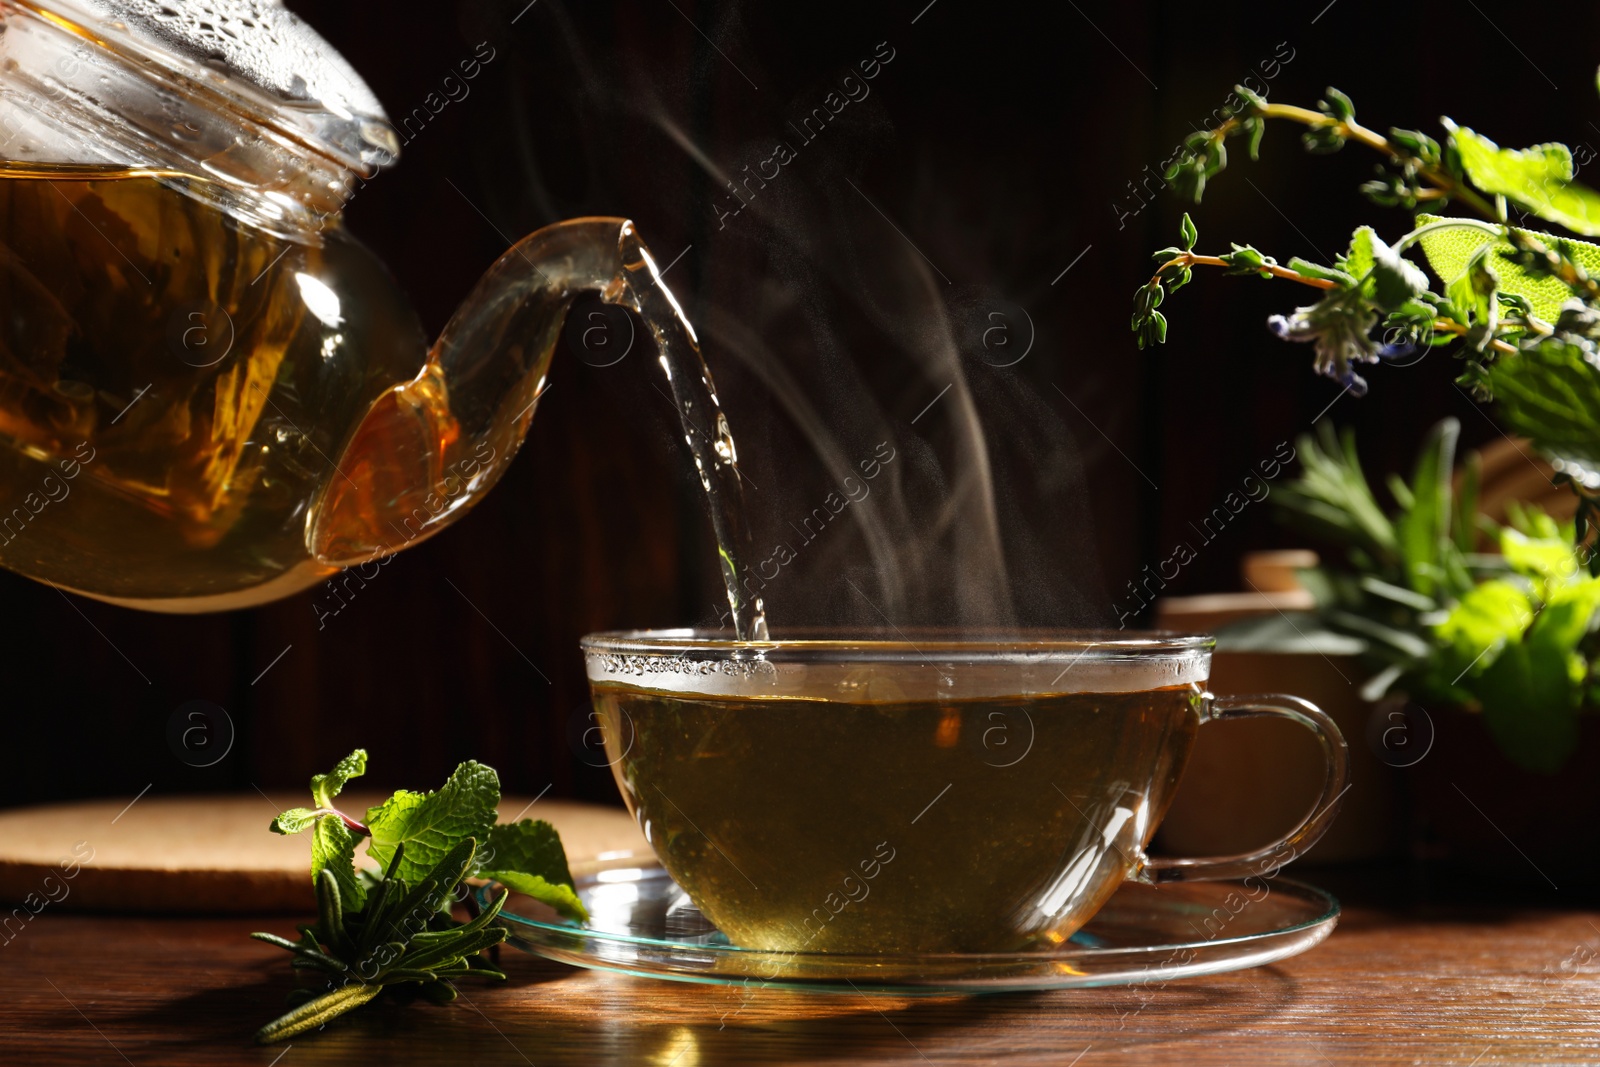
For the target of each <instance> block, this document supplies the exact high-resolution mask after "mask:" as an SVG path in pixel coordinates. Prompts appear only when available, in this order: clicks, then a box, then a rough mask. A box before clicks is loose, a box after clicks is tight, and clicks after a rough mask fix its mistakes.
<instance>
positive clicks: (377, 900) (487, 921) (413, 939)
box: [250, 837, 509, 1044]
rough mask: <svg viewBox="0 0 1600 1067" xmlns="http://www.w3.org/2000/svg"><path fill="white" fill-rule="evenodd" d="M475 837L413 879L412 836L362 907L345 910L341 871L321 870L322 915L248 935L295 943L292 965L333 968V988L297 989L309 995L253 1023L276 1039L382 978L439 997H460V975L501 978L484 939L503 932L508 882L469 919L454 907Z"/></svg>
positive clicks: (369, 990)
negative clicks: (402, 871) (407, 873)
mask: <svg viewBox="0 0 1600 1067" xmlns="http://www.w3.org/2000/svg"><path fill="white" fill-rule="evenodd" d="M476 851H477V842H476V841H475V840H473V839H472V838H470V837H469V838H467V839H466V840H464V841H461V842H460V843H458V844H457V845H456V846H455V848H453V849H451V850H450V852H448V853H447V854H446V855H445V857H444V858H443V859H442V860H440V861H439V862H438V864H436V865H435V866H434V867H433V869H432V870H430V871H429V872H428V873H427V874H426V875H425V876H424V877H423V878H422V879H421V880H420V881H419V882H417V883H416V884H415V885H408V884H407V883H406V882H404V881H402V880H400V879H398V878H396V877H395V871H396V870H397V869H398V868H399V866H400V862H401V859H402V857H403V855H404V853H405V845H404V844H401V845H397V846H396V847H395V854H394V858H393V859H392V860H391V861H390V863H389V867H388V869H387V870H386V871H384V874H383V877H382V879H380V880H379V881H378V883H377V885H376V886H375V887H374V888H373V889H372V891H371V892H369V893H368V894H367V899H366V903H365V905H364V906H363V907H362V908H361V909H360V910H358V911H353V912H347V911H345V910H344V906H343V900H342V897H341V894H340V891H339V883H338V880H337V879H335V878H334V876H333V872H332V871H329V870H326V869H324V870H322V871H320V872H318V875H317V883H316V885H317V922H316V923H315V924H314V925H302V926H300V927H299V930H300V939H299V940H298V941H290V940H288V939H287V938H283V937H279V936H277V935H276V934H268V933H255V934H251V935H250V936H251V937H253V938H255V939H256V940H258V941H265V942H266V943H267V944H269V945H277V946H278V947H279V948H282V949H286V950H288V951H289V952H292V953H294V956H295V959H294V965H295V966H296V967H302V968H306V969H309V970H315V971H320V972H322V973H323V974H325V975H327V976H328V977H329V979H330V980H331V981H332V983H333V988H332V989H331V990H330V991H329V992H327V993H323V994H322V995H320V996H316V995H313V994H312V993H311V991H310V990H304V989H302V990H296V992H295V994H291V996H292V997H294V999H296V1000H304V998H305V997H308V996H309V997H311V999H309V1000H304V1002H303V1003H300V1004H299V1005H298V1006H297V1007H294V1008H292V1009H291V1010H290V1011H289V1012H287V1013H286V1014H284V1015H283V1016H281V1017H279V1018H277V1019H275V1020H273V1021H272V1022H270V1023H268V1024H267V1025H266V1026H263V1027H262V1028H261V1029H260V1030H258V1031H256V1041H258V1042H260V1043H261V1044H270V1043H272V1042H274V1041H282V1040H284V1039H286V1038H290V1037H294V1036H296V1035H297V1034H302V1033H305V1032H307V1031H309V1030H315V1029H318V1028H319V1027H321V1026H322V1025H323V1024H325V1023H327V1022H329V1021H330V1020H332V1019H335V1018H337V1017H338V1016H340V1015H343V1014H344V1013H345V1012H348V1011H353V1010H354V1009H356V1008H359V1007H361V1006H362V1005H363V1004H366V1003H367V1002H368V1001H370V1000H372V999H373V998H374V997H376V996H377V995H378V994H379V993H381V992H382V991H383V990H384V988H385V987H387V986H393V985H399V984H402V983H408V982H410V983H417V984H418V985H419V986H420V987H421V989H420V992H421V993H422V994H423V995H424V996H426V997H427V998H428V999H430V1000H433V1001H435V1002H436V1003H447V1002H449V1001H451V1000H454V999H455V997H456V990H455V987H454V986H453V985H451V984H450V981H451V979H455V978H489V979H502V980H503V979H504V978H505V974H503V973H502V972H500V971H498V970H495V969H493V968H491V967H488V966H485V965H484V964H483V963H482V962H481V961H480V957H479V953H481V952H482V951H483V950H484V949H486V948H489V947H490V946H492V945H498V944H499V943H500V942H502V941H504V940H505V939H506V930H505V928H504V927H501V926H494V925H491V924H492V923H493V922H494V920H495V918H496V917H497V916H498V915H499V914H500V909H501V907H502V906H503V905H504V904H505V900H506V897H507V896H508V895H509V893H508V891H505V890H502V891H501V893H500V895H499V896H498V897H496V898H495V900H494V902H493V903H491V904H490V905H489V906H488V907H487V908H485V909H484V910H483V911H482V912H481V913H479V915H478V916H477V917H476V918H474V919H472V920H471V921H470V922H465V923H461V922H457V921H455V920H454V919H452V918H451V917H450V912H449V905H450V904H451V903H452V902H453V901H454V900H455V899H456V892H457V889H458V887H459V886H460V885H461V882H462V880H463V879H464V878H465V877H466V876H467V872H468V871H470V870H472V869H473V865H472V861H473V856H474V853H476Z"/></svg>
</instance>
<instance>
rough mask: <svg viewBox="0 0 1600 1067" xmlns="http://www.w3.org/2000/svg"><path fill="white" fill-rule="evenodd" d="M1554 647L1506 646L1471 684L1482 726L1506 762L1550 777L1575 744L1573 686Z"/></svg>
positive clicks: (1575, 717)
mask: <svg viewBox="0 0 1600 1067" xmlns="http://www.w3.org/2000/svg"><path fill="white" fill-rule="evenodd" d="M1566 658H1567V657H1566V655H1565V654H1564V653H1562V652H1561V651H1560V650H1559V649H1558V648H1556V647H1555V646H1554V645H1553V644H1549V643H1541V644H1537V645H1534V644H1529V645H1527V646H1523V645H1508V646H1507V647H1506V648H1505V650H1504V651H1503V652H1502V653H1501V655H1500V656H1499V657H1497V658H1496V659H1495V661H1494V663H1493V664H1491V665H1490V666H1489V667H1488V669H1486V670H1485V671H1484V672H1483V674H1482V675H1481V676H1480V677H1479V678H1478V679H1477V680H1476V682H1475V684H1474V689H1475V691H1476V692H1477V695H1478V699H1479V700H1480V701H1481V702H1482V704H1483V722H1484V725H1485V726H1487V727H1488V728H1489V733H1490V734H1491V735H1492V736H1493V737H1494V739H1495V743H1496V744H1498V745H1499V746H1500V749H1501V751H1503V752H1504V753H1505V754H1506V756H1507V757H1508V758H1509V759H1510V760H1511V762H1513V763H1515V764H1517V765H1519V766H1522V767H1526V768H1528V769H1529V770H1534V771H1543V772H1545V773H1553V772H1554V771H1556V770H1558V769H1559V768H1560V767H1561V765H1562V764H1563V763H1565V762H1566V761H1567V757H1568V756H1570V755H1571V754H1572V751H1573V749H1575V748H1576V747H1577V745H1578V716H1577V714H1576V711H1577V698H1578V693H1579V690H1578V687H1577V686H1575V685H1574V684H1573V683H1572V680H1571V677H1570V675H1569V674H1568V672H1567V662H1566Z"/></svg>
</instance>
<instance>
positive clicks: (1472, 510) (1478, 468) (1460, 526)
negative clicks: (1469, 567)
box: [1452, 452, 1483, 554]
mask: <svg viewBox="0 0 1600 1067" xmlns="http://www.w3.org/2000/svg"><path fill="white" fill-rule="evenodd" d="M1482 480H1483V459H1482V457H1480V456H1479V455H1478V453H1476V452H1473V453H1471V454H1470V455H1468V456H1467V461H1466V463H1464V464H1462V468H1461V491H1460V492H1459V493H1457V494H1456V501H1455V510H1456V515H1455V521H1454V523H1453V524H1452V529H1453V530H1454V533H1455V539H1456V550H1457V551H1459V552H1461V553H1463V554H1465V553H1468V552H1471V551H1472V549H1473V548H1474V546H1475V545H1476V541H1477V532H1478V531H1477V526H1476V525H1475V523H1476V520H1477V517H1478V488H1479V484H1480V483H1481V482H1482Z"/></svg>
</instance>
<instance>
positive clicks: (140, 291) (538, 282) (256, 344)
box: [0, 0, 765, 637]
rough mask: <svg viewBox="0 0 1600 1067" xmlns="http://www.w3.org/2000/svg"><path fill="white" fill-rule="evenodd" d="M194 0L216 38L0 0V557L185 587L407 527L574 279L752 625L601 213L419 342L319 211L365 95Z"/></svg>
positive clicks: (254, 596)
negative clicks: (650, 386)
mask: <svg viewBox="0 0 1600 1067" xmlns="http://www.w3.org/2000/svg"><path fill="white" fill-rule="evenodd" d="M212 6H215V7H216V8H217V11H218V12H219V14H218V19H220V20H221V22H228V21H229V19H230V18H231V19H232V22H233V23H236V25H232V31H231V35H232V38H237V40H233V41H232V43H229V44H227V45H226V47H223V46H220V45H217V44H216V42H215V41H212V40H211V38H212V37H214V36H215V34H216V27H217V26H218V25H220V24H221V22H219V21H218V20H217V19H210V20H199V21H198V22H196V21H195V20H192V19H190V20H187V21H186V20H185V19H183V18H182V17H181V14H182V13H181V11H178V10H177V9H175V8H172V7H170V6H169V5H151V4H148V3H145V2H143V0H49V2H48V3H40V2H37V0H35V2H25V3H17V4H14V5H8V6H7V8H6V9H5V10H4V12H3V13H0V19H3V29H4V33H3V34H0V128H4V129H12V128H17V131H18V132H17V133H16V134H15V135H14V136H13V137H12V139H11V141H10V142H8V144H9V145H10V149H8V151H10V152H11V154H12V155H13V157H14V158H11V159H9V160H0V565H3V566H5V567H7V568H9V569H11V570H14V571H17V572H19V573H22V574H25V575H28V576H30V577H33V578H37V579H40V580H42V581H45V582H49V583H51V584H54V585H56V586H58V587H61V588H65V589H70V590H74V591H77V592H80V593H84V594H86V595H89V596H94V597H99V598H101V599H103V600H108V601H112V602H115V603H120V604H124V605H128V606H133V607H140V608H148V609H154V610H164V611H210V610H222V609H229V608H238V607H246V606H249V605H253V604H259V603H262V602H265V601H268V600H272V599H275V598H277V597H281V596H285V595H288V594H291V593H293V592H296V591H298V590H300V589H303V588H305V587H307V586H310V585H312V584H315V583H316V582H318V581H320V580H322V579H323V578H325V577H327V576H329V575H331V574H333V573H334V572H335V571H336V570H338V569H339V568H340V567H345V566H349V565H352V564H356V563H361V562H364V561H367V560H371V559H374V558H377V557H379V556H383V555H386V554H388V553H392V552H396V551H399V550H400V549H402V548H405V547H407V546H409V545H411V544H414V543H417V542H418V541H420V540H422V539H425V538H426V537H429V536H432V535H433V534H435V533H437V532H438V531H440V530H442V529H444V528H445V527H446V526H448V525H449V524H450V523H452V522H454V521H455V520H456V519H457V518H459V517H460V516H461V515H462V514H463V513H464V512H465V511H466V510H467V509H468V508H470V507H471V505H472V504H473V503H475V502H476V501H477V500H479V499H481V498H482V496H483V494H484V493H486V492H487V491H488V490H489V489H490V488H491V487H492V486H493V485H494V484H495V482H496V481H497V480H498V479H499V477H500V476H501V474H502V473H503V472H504V471H505V469H506V466H507V465H508V464H509V463H510V461H511V459H512V457H513V456H514V455H515V454H516V451H517V449H518V447H519V446H520V444H521V442H522V440H523V437H524V436H525V435H526V433H527V427H528V421H529V419H531V417H532V415H533V411H534V408H535V406H536V404H537V401H538V398H539V396H540V394H541V393H542V391H543V389H544V387H545V384H546V380H547V374H548V371H549V366H550V360H551V355H552V352H553V350H554V347H555V344H556V341H557V340H558V338H559V336H560V333H561V327H562V324H563V322H564V319H565V316H566V313H567V310H568V309H569V308H570V307H571V305H572V302H573V301H574V300H575V299H576V298H577V297H578V296H580V295H582V294H585V293H593V294H597V295H600V296H601V297H602V298H603V299H605V300H606V301H608V302H611V303H615V304H620V305H622V306H625V307H627V308H629V309H631V310H632V311H634V312H635V313H636V314H638V315H639V316H640V318H641V319H642V321H643V323H644V325H645V327H646V330H647V332H648V333H649V335H650V336H651V338H652V340H653V341H654V344H655V346H656V349H657V351H658V360H657V363H658V364H659V366H660V368H661V370H662V372H663V373H664V374H665V376H666V378H667V381H668V383H669V385H670V388H671V390H672V394H673V398H674V401H675V402H676V405H677V407H678V409H679V415H680V417H681V419H682V422H683V426H684V436H685V440H686V443H687V444H688V446H689V450H690V454H691V456H692V458H693V460H694V463H695V467H696V470H697V472H698V475H699V478H700V482H701V484H702V486H703V487H704V489H705V490H706V492H707V494H708V502H709V504H710V506H711V514H712V521H713V525H714V528H715V531H716V535H717V539H718V544H719V555H720V558H721V561H722V569H723V576H724V578H725V580H726V585H727V595H728V600H729V607H730V610H731V611H732V614H733V620H734V623H735V625H736V628H737V629H738V631H739V633H740V634H741V635H743V636H749V637H760V636H764V635H765V623H764V621H763V615H762V606H761V603H760V600H759V598H758V597H756V596H755V595H754V593H753V591H751V590H748V589H746V588H744V587H742V586H741V578H742V576H743V566H742V563H741V560H742V553H743V549H744V545H745V543H746V542H747V540H748V534H747V533H746V531H745V528H744V520H743V514H742V511H741V508H740V496H741V494H740V488H739V480H738V469H737V452H736V449H735V447H734V443H733V437H732V434H731V433H730V432H729V429H728V425H727V420H726V419H725V418H724V417H723V415H722V411H721V408H720V405H719V403H718V400H717V396H716V391H715V388H714V386H713V385H712V382H711V376H710V373H709V371H707V370H706V368H705V364H704V363H703V361H702V360H701V358H700V353H699V348H698V343H697V341H696V339H695V336H694V331H693V329H692V328H691V327H690V326H689V324H688V322H687V321H686V320H685V318H684V316H683V312H682V309H681V308H680V307H679V305H678V303H677V301H676V300H675V299H674V298H673V296H672V294H671V293H670V292H668V290H667V289H666V287H665V285H664V283H663V282H662V279H661V277H660V273H659V271H658V270H657V269H656V266H655V263H654V261H653V260H652V259H651V257H650V254H649V252H648V250H647V249H646V248H645V246H644V244H643V243H642V242H641V241H640V240H639V238H638V236H637V235H636V234H635V233H634V231H633V227H632V225H631V224H630V223H628V222H627V221H626V220H623V219H599V218H596V219H579V220H573V221H569V222H564V223H558V224H556V225H553V226H548V227H546V228H544V229H542V230H539V231H537V232H536V233H534V234H532V235H530V236H529V237H527V238H524V239H523V240H522V241H519V242H518V243H517V244H516V245H515V246H514V247H513V248H511V249H510V250H509V251H507V252H506V253H505V254H504V255H502V256H501V257H500V259H499V260H498V261H496V263H495V264H494V265H493V266H491V268H490V269H489V271H488V273H487V274H485V275H484V277H483V278H482V279H480V280H479V282H478V283H477V285H476V287H475V288H474V289H473V290H472V291H471V293H470V294H469V296H468V297H467V299H466V301H465V302H464V303H463V304H462V306H461V308H460V309H459V310H458V312H457V313H456V315H455V316H454V317H453V318H452V319H451V321H450V323H449V325H448V326H447V327H446V328H445V330H444V332H443V334H442V335H441V336H440V338H439V339H438V341H437V342H436V343H435V344H434V345H433V346H432V348H431V350H430V349H429V348H428V346H427V344H426V342H425V340H424V339H423V335H422V331H421V328H420V326H419V324H418V321H417V318H416V315H415V313H414V312H413V311H412V310H411V308H410V306H409V304H408V303H407V301H406V300H405V298H404V296H403V295H402V294H401V293H400V292H399V291H398V290H397V289H396V287H395V285H394V282H393V280H392V279H391V278H390V276H389V275H388V273H387V271H385V270H384V268H383V266H382V264H380V263H379V262H378V261H377V259H376V258H375V257H374V256H373V255H372V254H371V253H370V252H369V251H368V250H367V249H366V248H365V247H363V246H362V245H361V244H360V243H359V242H358V241H356V240H355V239H354V238H353V237H351V236H350V235H349V234H348V233H347V232H346V231H345V230H344V228H343V224H342V220H341V217H340V210H341V208H342V206H343V200H344V197H345V196H346V195H347V193H348V191H349V189H350V188H351V186H352V183H353V181H354V180H355V176H356V175H358V174H360V175H364V176H368V177H370V176H371V175H372V174H373V173H375V171H376V169H377V165H378V164H379V163H382V162H391V161H393V159H394V156H395V151H396V150H397V148H398V145H397V141H396V139H395V137H394V135H393V131H392V129H391V128H390V127H389V126H388V124H387V120H386V119H385V118H384V117H383V114H382V109H381V107H380V106H379V105H378V103H377V101H376V99H375V98H373V97H372V96H371V93H370V91H369V90H367V89H366V87H365V86H364V85H363V84H362V83H361V82H360V79H359V78H358V77H357V76H356V75H355V74H354V72H353V71H351V70H350V69H349V67H348V66H347V65H345V64H344V62H343V60H342V59H340V58H339V57H338V55H337V53H335V52H333V50H332V49H331V48H329V47H328V46H327V45H326V43H325V42H322V41H321V39H320V38H318V37H317V36H316V34H315V33H314V32H313V31H311V30H310V29H309V27H306V26H305V25H304V24H303V23H301V22H300V21H299V20H298V19H296V18H295V16H293V15H292V14H290V13H289V12H288V11H287V10H286V9H284V8H282V7H281V6H280V5H277V4H266V5H262V4H244V5H241V4H239V3H237V2H234V3H227V2H223V3H219V4H215V5H212ZM234 8H238V9H239V10H238V11H233V9H234ZM246 8H248V10H245V9H246ZM230 11H233V15H240V17H239V18H233V15H230V14H229V12H230ZM175 12H176V13H175ZM241 12H242V13H243V14H241ZM244 14H248V15H249V16H250V17H249V18H248V19H246V18H243V15H244ZM174 20H176V21H174ZM224 36H229V35H224ZM208 42H210V43H208ZM219 49H220V50H219ZM175 108H178V109H179V110H180V112H181V115H182V121H180V122H178V123H176V124H174V123H173V122H172V121H171V117H170V116H171V113H172V111H173V110H174V109H175ZM86 131H87V132H86ZM135 133H137V134H139V136H134V135H133V134H135ZM90 134H92V136H91V135H90Z"/></svg>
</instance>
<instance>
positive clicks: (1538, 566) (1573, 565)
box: [1500, 528, 1579, 600]
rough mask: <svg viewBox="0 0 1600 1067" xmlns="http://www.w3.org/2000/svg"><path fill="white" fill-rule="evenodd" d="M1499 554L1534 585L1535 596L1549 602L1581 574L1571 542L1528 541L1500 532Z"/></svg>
mask: <svg viewBox="0 0 1600 1067" xmlns="http://www.w3.org/2000/svg"><path fill="white" fill-rule="evenodd" d="M1500 554H1501V555H1502V556H1503V557H1505V561H1506V564H1507V565H1508V566H1509V567H1510V568H1511V569H1512V570H1513V571H1515V572H1516V573H1518V574H1520V575H1522V576H1523V577H1525V578H1528V579H1530V580H1532V581H1533V583H1534V593H1535V594H1536V595H1537V596H1538V597H1539V598H1540V599H1541V600H1549V599H1550V596H1551V590H1552V589H1553V588H1559V587H1560V586H1563V585H1565V584H1567V583H1568V582H1569V581H1571V580H1572V579H1573V578H1574V577H1575V576H1576V575H1577V573H1578V570H1579V566H1578V561H1577V557H1576V556H1575V555H1574V553H1573V551H1572V542H1571V540H1570V539H1567V538H1562V537H1559V536H1557V537H1529V536H1528V535H1527V534H1525V533H1523V532H1522V531H1520V530H1514V529H1509V528H1506V529H1502V530H1501V531H1500Z"/></svg>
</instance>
